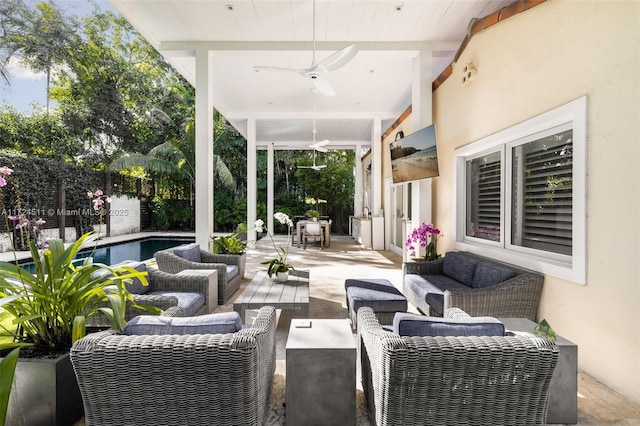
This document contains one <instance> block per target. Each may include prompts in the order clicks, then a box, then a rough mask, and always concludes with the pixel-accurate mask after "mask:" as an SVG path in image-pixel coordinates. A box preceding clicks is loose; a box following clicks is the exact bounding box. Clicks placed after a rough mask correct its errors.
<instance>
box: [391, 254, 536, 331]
mask: <svg viewBox="0 0 640 426" xmlns="http://www.w3.org/2000/svg"><path fill="white" fill-rule="evenodd" d="M465 254H467V255H469V256H472V257H475V258H477V259H480V260H482V261H483V262H491V263H495V264H498V265H500V266H504V267H506V268H509V269H511V270H512V271H513V272H514V273H515V276H514V277H513V278H511V279H508V280H506V281H504V282H502V283H500V284H496V285H493V286H491V287H486V288H471V287H469V288H468V289H454V290H446V291H445V292H444V310H445V311H446V310H447V309H449V308H453V307H456V308H461V309H462V310H464V311H465V312H467V313H468V314H469V315H471V316H472V317H477V316H492V317H496V318H528V319H530V320H531V321H537V317H538V307H539V305H540V297H541V295H542V286H543V283H544V276H543V275H542V274H539V273H537V272H534V271H530V270H528V269H523V268H519V267H517V266H514V265H510V264H507V263H503V262H498V261H496V260H494V259H489V258H486V257H483V256H479V255H476V254H472V253H468V252H465ZM438 263H439V265H438ZM438 268H439V269H438ZM403 270H404V273H405V274H419V275H431V274H439V273H442V260H441V259H440V260H438V261H434V262H417V263H405V265H404V266H403ZM438 270H439V272H437V271H438ZM403 293H404V295H405V296H406V297H407V300H408V301H409V303H411V304H413V305H414V306H415V307H417V308H418V309H419V310H420V311H422V312H424V313H425V314H427V315H431V316H438V317H441V316H442V312H441V311H439V310H435V309H433V307H431V306H429V304H427V302H426V301H425V300H424V299H423V298H421V297H420V296H418V295H416V294H415V293H414V292H413V291H411V289H410V288H408V287H406V286H405V287H404V289H403Z"/></svg>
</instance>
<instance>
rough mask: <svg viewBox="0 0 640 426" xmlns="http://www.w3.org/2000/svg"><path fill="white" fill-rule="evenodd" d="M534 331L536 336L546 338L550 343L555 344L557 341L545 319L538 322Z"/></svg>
mask: <svg viewBox="0 0 640 426" xmlns="http://www.w3.org/2000/svg"><path fill="white" fill-rule="evenodd" d="M534 331H535V333H536V334H537V335H539V336H542V337H546V338H547V339H549V340H551V341H552V342H555V341H556V339H557V336H556V332H555V330H554V329H553V328H551V325H549V323H548V322H547V320H546V319H543V320H542V321H540V323H539V324H538V325H536V328H535V330H534Z"/></svg>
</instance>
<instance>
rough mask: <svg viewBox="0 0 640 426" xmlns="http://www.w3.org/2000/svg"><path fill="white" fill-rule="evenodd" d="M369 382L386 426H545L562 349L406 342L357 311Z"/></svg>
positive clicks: (496, 340) (467, 340)
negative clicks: (550, 385) (549, 396)
mask: <svg viewBox="0 0 640 426" xmlns="http://www.w3.org/2000/svg"><path fill="white" fill-rule="evenodd" d="M358 337H359V341H360V343H361V344H360V357H361V362H362V383H363V388H364V392H365V398H366V400H367V404H368V409H369V414H370V417H371V419H372V420H374V422H375V424H377V425H379V426H401V425H498V424H500V425H544V424H546V417H547V404H548V391H549V383H550V381H551V377H552V375H553V371H554V368H555V366H556V363H557V360H558V348H557V346H556V345H555V344H554V343H553V342H550V341H548V340H546V339H543V338H541V337H538V336H534V335H520V336H505V337H400V336H398V335H395V334H392V333H389V332H386V331H384V330H383V329H382V328H381V326H380V324H379V323H378V321H377V319H376V317H375V315H374V314H373V312H372V311H371V309H370V308H368V307H365V308H361V309H359V310H358Z"/></svg>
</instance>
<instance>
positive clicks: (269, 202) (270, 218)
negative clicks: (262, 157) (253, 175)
mask: <svg viewBox="0 0 640 426" xmlns="http://www.w3.org/2000/svg"><path fill="white" fill-rule="evenodd" d="M273 162H274V151H273V143H270V144H269V147H268V148H267V229H268V230H269V231H270V232H273V214H274V213H275V212H274V207H273V202H274V188H273V185H274V180H273V173H274V166H273Z"/></svg>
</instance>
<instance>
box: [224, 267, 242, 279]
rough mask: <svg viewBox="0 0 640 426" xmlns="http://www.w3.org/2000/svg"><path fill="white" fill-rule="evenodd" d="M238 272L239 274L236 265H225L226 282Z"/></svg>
mask: <svg viewBox="0 0 640 426" xmlns="http://www.w3.org/2000/svg"><path fill="white" fill-rule="evenodd" d="M238 272H240V270H239V269H238V265H227V281H231V280H232V279H234V278H235V277H236V276H237V275H238Z"/></svg>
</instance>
